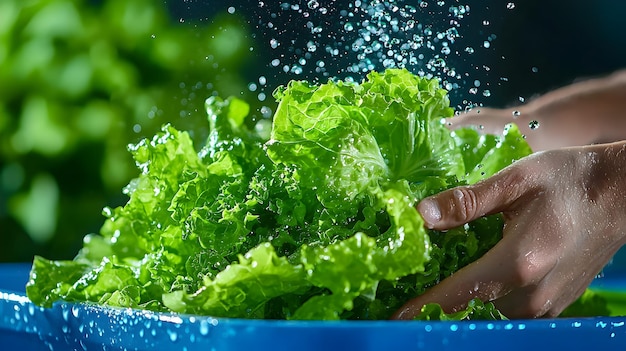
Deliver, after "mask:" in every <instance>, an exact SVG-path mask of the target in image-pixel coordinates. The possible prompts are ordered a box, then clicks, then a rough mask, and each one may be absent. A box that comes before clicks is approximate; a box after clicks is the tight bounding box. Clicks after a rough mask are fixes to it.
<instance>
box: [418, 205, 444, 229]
mask: <svg viewBox="0 0 626 351" xmlns="http://www.w3.org/2000/svg"><path fill="white" fill-rule="evenodd" d="M418 207H419V211H420V214H421V215H422V218H424V221H426V224H427V226H428V227H429V228H432V226H433V225H434V224H435V223H437V222H439V221H440V220H441V210H439V205H438V204H437V202H436V201H434V200H429V199H427V200H423V201H422V202H420V203H419V206H418Z"/></svg>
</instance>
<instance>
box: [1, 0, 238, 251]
mask: <svg viewBox="0 0 626 351" xmlns="http://www.w3.org/2000/svg"><path fill="white" fill-rule="evenodd" d="M181 22H182V23H181ZM244 23H245V22H243V21H242V20H241V19H238V18H237V16H235V15H231V14H229V13H224V14H216V15H215V16H214V17H212V18H211V20H210V21H209V20H207V21H196V22H195V23H189V22H186V21H179V20H178V19H176V18H170V16H169V13H168V11H167V8H166V7H165V4H164V3H163V2H159V1H152V0H105V1H99V2H94V1H88V0H1V1H0V236H1V237H2V245H0V261H5V262H7V261H30V260H31V259H32V256H33V255H34V254H40V255H44V256H46V257H49V258H52V259H61V258H72V257H73V255H74V254H75V253H76V252H77V250H78V248H79V247H80V246H81V244H82V241H81V239H82V237H83V236H84V235H85V234H87V233H89V232H97V231H98V230H99V226H100V225H101V223H102V221H103V218H102V217H101V215H100V211H101V209H102V208H103V207H104V206H106V205H112V206H115V205H118V204H121V203H123V202H125V201H126V198H125V197H124V196H123V195H121V189H122V187H123V186H125V185H126V184H127V183H128V182H129V181H130V179H131V178H133V177H134V176H136V175H137V170H136V168H135V166H134V164H133V163H132V160H131V157H130V154H129V153H128V152H127V151H126V145H127V144H129V143H133V142H136V141H138V140H139V139H140V138H142V137H149V136H151V135H153V134H154V133H155V132H156V130H158V129H159V128H160V126H161V125H162V124H164V123H168V122H171V123H172V124H173V125H174V126H176V127H177V128H180V129H185V130H191V131H192V132H193V136H194V139H196V141H198V142H200V141H202V140H204V138H205V137H206V135H207V133H208V131H207V130H206V129H207V123H206V112H205V111H204V100H205V99H206V98H207V97H209V96H211V95H222V96H229V95H241V94H242V92H244V91H245V90H246V85H247V80H246V79H245V77H244V73H243V72H244V71H243V68H244V67H245V66H246V65H247V64H249V62H247V61H248V60H249V56H250V42H249V41H250V39H249V36H248V33H247V29H246V27H245V24H244Z"/></svg>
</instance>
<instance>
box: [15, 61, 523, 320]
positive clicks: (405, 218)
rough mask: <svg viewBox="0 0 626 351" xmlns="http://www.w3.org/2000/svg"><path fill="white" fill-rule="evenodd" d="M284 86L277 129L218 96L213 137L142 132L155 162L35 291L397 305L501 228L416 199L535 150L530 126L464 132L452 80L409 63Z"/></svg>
mask: <svg viewBox="0 0 626 351" xmlns="http://www.w3.org/2000/svg"><path fill="white" fill-rule="evenodd" d="M275 97H276V99H277V101H278V108H277V110H276V113H275V115H274V118H273V121H272V130H271V133H270V137H269V140H267V139H264V138H263V136H262V135H261V134H258V133H257V132H256V130H255V129H254V128H249V127H248V124H247V123H246V120H247V118H248V113H249V107H248V105H247V104H246V103H245V102H244V101H242V100H239V99H236V98H230V99H227V100H222V99H220V98H218V97H212V98H210V99H208V100H207V102H206V109H207V114H208V121H209V127H210V135H209V137H208V140H207V142H206V144H205V145H204V146H202V147H201V148H200V149H197V148H196V147H195V146H194V145H193V143H192V142H191V138H190V137H189V134H188V133H187V132H185V131H179V130H176V129H175V128H173V127H172V126H169V125H166V126H164V127H163V128H162V130H161V132H159V133H158V134H157V135H155V136H154V137H153V138H152V139H151V140H147V139H146V140H143V141H141V142H139V143H137V144H136V145H131V146H130V147H129V150H130V152H131V153H132V155H133V157H134V159H135V161H136V164H137V167H138V169H139V171H140V174H139V175H138V177H137V178H136V179H135V180H133V181H132V182H131V183H130V184H129V185H128V186H127V187H126V188H125V189H124V192H125V194H127V195H128V196H129V200H128V202H127V203H126V204H125V205H124V206H121V207H118V208H114V209H111V208H105V210H104V211H103V214H104V216H105V218H106V219H105V222H104V224H103V226H102V229H101V230H100V233H99V234H90V235H87V236H86V237H85V241H84V245H83V248H82V250H81V251H80V252H79V253H78V255H77V256H76V258H75V259H74V260H72V261H50V260H46V259H44V258H41V257H37V258H35V261H34V264H33V268H32V271H31V275H30V280H29V282H28V284H27V294H28V296H29V297H30V298H31V300H32V301H33V302H35V303H37V304H39V305H43V306H50V305H51V304H53V303H54V302H55V301H58V300H65V301H78V302H84V301H89V302H95V303H100V304H105V305H110V306H122V307H133V308H145V309H150V310H154V311H174V312H180V313H194V314H202V315H212V316H219V317H237V318H270V319H386V318H388V317H389V316H390V315H391V314H392V313H393V312H394V311H395V310H396V309H397V308H398V307H400V306H401V305H402V304H403V303H404V302H406V301H407V300H408V299H410V298H412V297H414V296H416V295H417V294H420V293H422V292H423V291H424V290H425V289H427V288H428V287H430V286H433V285H434V284H436V283H437V282H439V281H440V280H441V279H443V278H445V277H446V276H448V275H450V274H452V273H453V272H455V271H456V270H458V269H459V268H461V267H463V266H464V265H466V264H468V263H470V262H472V261H474V260H475V259H477V258H478V257H480V256H481V255H482V254H483V253H484V252H486V251H487V250H488V249H489V248H490V247H492V246H493V245H494V244H495V243H496V242H497V241H498V240H499V238H500V236H501V233H502V219H501V218H500V216H498V215H495V216H490V217H487V218H481V219H479V220H477V221H475V222H473V223H470V224H468V225H466V226H463V227H460V228H456V229H454V230H449V231H446V232H435V231H431V230H426V229H425V228H424V223H423V220H422V218H421V217H420V215H419V213H418V212H417V210H416V209H415V205H416V203H417V202H418V201H419V200H420V199H421V198H423V197H425V196H428V195H431V194H434V193H437V192H439V191H441V190H444V189H447V188H450V187H453V186H456V185H461V184H468V183H473V182H475V181H477V180H479V179H482V178H483V177H488V176H490V175H492V174H493V173H495V172H497V171H498V170H500V169H501V168H503V167H505V166H507V165H509V164H510V163H512V162H514V161H515V160H517V159H519V158H521V157H524V156H526V155H528V154H529V153H530V149H529V148H528V145H527V144H526V142H525V141H524V139H523V137H522V135H521V134H520V133H519V130H517V128H516V127H515V126H509V127H508V128H507V130H506V132H505V133H504V135H503V136H491V137H488V138H489V139H482V137H480V136H478V134H477V133H476V132H475V131H472V130H463V131H455V132H454V133H452V132H450V131H449V130H448V129H447V128H446V127H445V124H444V118H447V117H451V116H452V115H453V110H452V109H451V108H450V106H449V101H448V97H447V92H446V91H445V90H444V89H442V88H441V87H440V86H439V84H438V83H437V81H436V80H429V79H425V78H422V77H419V76H416V75H413V74H411V73H410V72H409V71H407V70H401V69H392V70H387V71H385V72H382V73H377V72H372V73H370V74H369V75H368V77H367V79H366V80H364V81H363V82H361V83H359V84H356V83H349V82H341V81H329V82H328V83H325V84H318V85H314V84H310V83H307V82H302V81H292V82H290V83H289V84H288V85H286V86H284V87H281V88H279V89H278V90H277V91H276V92H275ZM471 306H474V305H471ZM471 306H470V307H471ZM488 311H489V313H491V314H493V315H495V312H491V310H490V309H488ZM467 313H468V316H478V315H479V313H477V312H467ZM429 315H430V316H433V315H434V314H433V313H429ZM446 318H447V317H446ZM464 318H465V317H464Z"/></svg>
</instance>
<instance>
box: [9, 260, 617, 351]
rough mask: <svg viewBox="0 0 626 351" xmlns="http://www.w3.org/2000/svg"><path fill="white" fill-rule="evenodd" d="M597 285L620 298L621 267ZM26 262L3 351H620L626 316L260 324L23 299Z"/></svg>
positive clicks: (13, 273)
mask: <svg viewBox="0 0 626 351" xmlns="http://www.w3.org/2000/svg"><path fill="white" fill-rule="evenodd" d="M615 266H616V267H618V268H617V269H611V270H607V271H606V272H605V276H604V277H603V278H602V279H599V280H598V281H597V282H595V283H594V284H596V285H597V286H601V287H602V288H604V289H613V290H620V291H626V265H622V264H619V265H617V264H616V265H615ZM29 269H30V265H29V264H3V265H0V320H1V322H0V342H1V343H0V348H1V349H2V350H272V351H277V350H399V349H401V350H454V351H459V350H463V351H469V350H486V349H490V348H498V349H502V350H524V351H529V350H533V351H535V350H557V349H559V350H582V349H589V350H591V349H596V350H597V349H601V350H611V349H614V350H623V349H624V348H625V347H626V317H594V318H576V319H570V318H564V319H563V318H562V319H542V320H515V321H496V322H489V321H477V322H472V321H467V322H465V321H464V322H420V321H413V322H396V321H338V322H328V321H313V322H303V321H267V320H242V319H228V318H211V317H200V316H192V315H177V314H168V313H153V312H146V311H138V310H132V309H116V308H105V307H100V306H94V305H88V304H67V303H58V304H56V305H55V306H54V307H52V308H49V309H44V308H41V307H38V306H35V305H34V304H33V303H31V302H30V301H29V300H28V298H27V297H26V296H25V293H24V286H25V283H26V281H27V279H28V271H29Z"/></svg>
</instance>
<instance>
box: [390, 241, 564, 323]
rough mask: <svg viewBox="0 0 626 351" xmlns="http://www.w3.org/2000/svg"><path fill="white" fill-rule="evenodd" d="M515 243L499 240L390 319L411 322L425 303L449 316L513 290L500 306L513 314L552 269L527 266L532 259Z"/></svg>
mask: <svg viewBox="0 0 626 351" xmlns="http://www.w3.org/2000/svg"><path fill="white" fill-rule="evenodd" d="M517 239H518V238H516V237H515V236H509V237H508V238H505V239H503V240H501V241H500V242H498V244H496V246H494V247H493V248H492V249H491V250H490V251H489V252H487V253H486V254H485V255H484V256H483V257H481V258H480V259H478V260H477V261H475V262H473V263H471V264H469V265H467V266H465V267H464V268H462V269H460V270H459V271H457V272H456V273H454V274H453V275H451V276H450V277H448V278H446V279H444V280H443V281H442V282H440V283H439V284H437V285H436V286H434V287H432V288H431V289H429V290H428V291H426V292H425V293H424V294H422V295H420V296H418V297H416V298H414V299H413V300H410V301H409V302H407V303H406V304H405V305H404V306H402V307H401V308H400V309H399V310H398V311H397V312H396V313H395V314H394V315H393V317H392V318H394V319H413V318H415V317H416V316H417V315H418V314H419V313H420V312H421V309H422V307H423V306H424V305H425V304H428V303H438V304H439V305H440V306H441V308H442V309H443V310H444V311H445V312H446V313H453V312H457V311H459V310H462V309H464V308H465V307H466V306H467V303H468V302H469V301H470V300H472V299H475V298H477V299H479V300H481V301H485V302H486V301H496V302H498V301H499V299H501V298H503V297H505V296H507V294H509V293H511V292H512V291H514V290H515V292H514V295H512V296H513V297H514V299H509V300H508V301H506V300H502V301H503V304H502V305H503V307H504V308H505V310H506V311H507V312H510V311H513V312H517V311H515V310H514V309H515V308H517V306H515V302H518V303H519V304H523V303H524V301H527V300H528V298H527V297H528V296H529V295H527V294H529V293H530V292H531V291H532V290H533V289H534V288H535V287H536V286H537V285H538V284H539V282H540V281H542V280H543V278H544V277H546V275H548V274H549V273H550V271H551V270H552V269H553V268H554V265H553V264H546V265H533V264H532V262H530V261H532V258H529V256H527V255H520V254H519V250H518V249H516V247H517V242H518V240H517ZM541 297H542V296H539V299H537V300H536V303H540V302H541ZM524 299H525V300H524ZM497 307H500V306H498V305H497ZM509 307H510V308H509ZM531 307H532V308H534V307H535V306H534V305H533V306H531ZM550 307H551V306H539V307H537V309H540V310H541V311H542V313H544V314H545V313H546V312H547V311H548V310H549V308H550ZM518 312H519V313H525V312H526V311H522V310H520V311H518ZM505 315H507V314H506V313H505Z"/></svg>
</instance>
